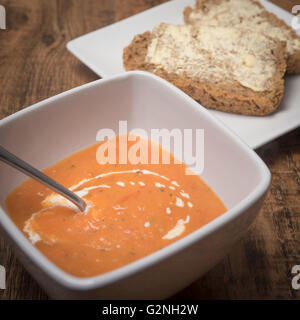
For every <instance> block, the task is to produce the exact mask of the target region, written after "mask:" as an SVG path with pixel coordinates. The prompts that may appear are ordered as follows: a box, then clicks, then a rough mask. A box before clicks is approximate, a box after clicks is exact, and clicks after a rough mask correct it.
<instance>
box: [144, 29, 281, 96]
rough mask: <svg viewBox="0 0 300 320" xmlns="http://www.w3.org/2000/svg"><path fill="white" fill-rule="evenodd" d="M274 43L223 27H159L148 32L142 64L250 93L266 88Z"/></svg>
mask: <svg viewBox="0 0 300 320" xmlns="http://www.w3.org/2000/svg"><path fill="white" fill-rule="evenodd" d="M275 48H276V42H275V41H273V40H272V39H269V38H267V37H266V36H264V35H263V34H259V33H256V32H251V31H245V30H239V29H237V28H227V27H226V28H223V27H211V26H201V27H193V26H190V25H182V26H179V25H169V24H164V23H162V24H160V25H159V26H157V27H155V28H154V30H153V32H152V40H151V43H150V45H149V46H148V50H147V55H146V62H147V63H151V64H154V66H155V68H156V69H160V68H162V69H164V70H165V71H167V72H169V73H176V74H179V75H184V76H187V77H191V78H198V79H199V80H209V81H213V82H215V83H216V82H217V83H222V82H227V83H228V79H230V80H236V81H238V82H239V83H240V84H241V85H243V86H244V87H247V88H250V89H252V90H254V91H265V90H268V89H269V88H270V80H271V79H272V77H273V75H274V73H275V70H276V58H275V57H274V55H273V54H272V50H273V49H275Z"/></svg>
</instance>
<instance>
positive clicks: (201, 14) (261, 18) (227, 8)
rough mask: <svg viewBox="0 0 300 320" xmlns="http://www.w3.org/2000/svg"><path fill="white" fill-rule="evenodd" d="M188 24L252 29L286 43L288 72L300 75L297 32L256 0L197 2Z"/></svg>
mask: <svg viewBox="0 0 300 320" xmlns="http://www.w3.org/2000/svg"><path fill="white" fill-rule="evenodd" d="M184 20H185V23H187V24H198V25H203V24H205V25H214V26H219V27H232V26H237V27H239V28H245V29H250V30H252V31H255V32H262V33H264V34H265V35H267V36H269V37H272V38H274V39H278V40H281V41H286V45H287V51H288V56H287V72H288V73H300V37H299V35H298V34H297V33H296V31H295V30H294V29H292V28H291V27H289V26H288V25H287V24H286V23H285V22H284V21H283V20H281V19H279V18H278V17H277V16H276V15H274V14H273V13H270V12H268V11H267V10H266V9H265V8H264V7H263V6H262V5H261V4H260V3H259V2H258V1H255V0H197V1H196V7H195V9H192V8H191V7H186V8H185V10H184Z"/></svg>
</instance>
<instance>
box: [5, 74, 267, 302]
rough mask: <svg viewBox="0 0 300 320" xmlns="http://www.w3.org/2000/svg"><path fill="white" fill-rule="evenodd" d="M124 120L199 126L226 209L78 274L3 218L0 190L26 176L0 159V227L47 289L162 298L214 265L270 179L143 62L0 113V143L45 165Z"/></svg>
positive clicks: (61, 294) (208, 169) (55, 294)
mask: <svg viewBox="0 0 300 320" xmlns="http://www.w3.org/2000/svg"><path fill="white" fill-rule="evenodd" d="M119 120H127V121H128V127H129V129H130V128H142V129H145V130H147V131H148V132H149V130H150V129H151V128H158V129H160V128H167V129H169V130H171V129H173V128H179V129H185V128H190V129H197V128H200V129H204V136H205V148H204V159H205V163H204V171H203V174H202V175H201V177H202V178H203V179H204V180H205V181H206V183H207V184H208V185H209V186H210V187H211V188H212V189H213V190H214V191H215V192H216V193H217V194H218V195H219V196H220V197H221V199H222V200H223V201H224V203H225V205H226V206H227V208H228V211H227V212H226V213H225V214H223V215H221V216H220V217H218V218H217V219H215V220H213V221H212V222H210V223H209V224H207V225H205V226H204V227H202V228H200V229H198V230H197V231H195V232H193V233H192V234H190V235H188V236H186V237H184V238H183V239H181V240H179V241H177V242H175V243H173V244H171V245H169V246H168V247H165V248H164V249H162V250H159V251H157V252H155V253H153V254H151V255H149V256H147V257H145V258H143V259H140V260H138V261H136V262H134V263H131V264H129V265H127V266H124V267H122V268H120V269H117V270H115V271H112V272H109V273H106V274H103V275H99V276H95V277H90V278H77V277H74V276H71V275H69V274H67V273H65V272H64V271H62V270H61V269H60V268H58V267H56V266H55V265H54V264H53V263H52V262H50V261H49V260H48V259H47V258H46V257H44V256H43V254H42V253H40V252H39V251H38V250H37V249H36V248H35V247H34V246H33V245H32V244H31V243H30V242H29V241H28V240H27V239H26V237H25V236H24V235H23V234H22V233H21V231H19V229H18V228H17V227H16V226H15V225H14V223H13V222H12V221H11V219H10V217H9V215H8V213H7V210H6V207H5V198H6V196H7V195H8V194H9V192H10V191H12V190H13V189H14V188H15V187H16V186H17V185H19V184H20V183H21V182H22V181H23V180H24V179H25V177H24V176H23V175H22V174H21V173H19V172H17V171H16V170H14V169H12V168H10V167H8V166H7V165H5V164H2V163H0V230H1V231H2V234H3V235H4V236H5V237H6V239H7V241H8V242H9V243H10V244H11V246H12V248H13V249H14V251H15V253H16V255H17V256H18V258H19V259H20V260H21V261H22V263H23V264H24V266H25V267H26V269H27V270H28V271H29V272H30V273H31V274H32V276H33V277H34V278H35V279H36V280H37V281H38V282H39V283H40V285H41V286H42V287H43V288H44V289H45V290H46V292H47V293H48V294H49V295H50V296H51V297H52V298H60V299H69V298H73V299H74V298H75V299H92V298H93V299H163V298H167V297H169V296H171V295H172V294H174V293H176V292H177V291H179V290H181V289H182V288H184V287H186V286H187V285H189V284H190V283H192V282H193V281H195V280H196V279H197V278H199V277H200V276H201V275H203V274H204V273H205V272H206V271H208V270H209V269H210V268H211V267H213V266H214V265H215V264H216V263H217V262H218V261H219V260H220V259H221V258H222V257H224V255H225V254H226V253H227V252H228V250H229V249H230V247H231V246H232V245H233V244H234V242H236V240H237V239H239V237H240V236H241V235H242V234H243V232H244V231H245V230H247V228H248V227H249V226H250V224H251V222H252V221H253V220H254V218H255V216H256V215H257V213H258V210H259V208H260V207H261V205H262V202H263V198H264V195H265V193H266V191H267V189H268V186H269V184H270V172H269V170H268V168H267V167H266V165H265V164H264V163H263V161H262V160H261V159H260V158H259V157H258V156H257V154H256V153H255V152H254V151H252V150H251V149H250V148H249V147H247V146H246V144H245V143H243V142H242V141H241V140H240V138H238V137H237V136H236V135H235V134H233V133H232V132H231V131H230V130H229V129H228V128H226V127H225V126H224V125H223V124H222V123H221V122H220V121H219V120H217V119H215V118H214V117H213V116H212V115H211V114H210V113H209V112H208V111H207V110H206V109H205V108H203V107H201V106H200V105H199V104H198V103H197V102H195V101H194V100H193V99H191V98H190V97H188V96H187V95H186V94H184V93H183V92H182V91H180V90H179V89H177V88H176V87H174V86H173V85H171V84H170V83H168V82H166V81H165V80H163V79H161V78H158V77H156V76H154V75H152V74H150V73H146V72H139V71H136V72H128V73H126V74H122V75H118V76H114V77H111V78H107V79H105V80H97V81H94V82H91V83H88V84H86V85H83V86H81V87H78V88H75V89H72V90H70V91H67V92H64V93H62V94H59V95H57V96H55V97H52V98H49V99H47V100H44V101H42V102H39V103H37V104H35V105H33V106H31V107H28V108H26V109H24V110H22V111H19V112H17V113H15V114H13V115H11V116H9V117H7V118H5V119H3V120H1V121H0V144H1V145H2V146H4V147H6V148H7V149H8V150H10V151H11V152H13V153H15V154H16V155H18V156H19V157H21V158H23V159H24V160H26V161H28V162H29V163H31V164H32V165H33V166H36V167H37V168H39V169H44V168H46V167H48V166H49V165H51V164H53V163H55V162H57V161H58V160H60V159H62V158H64V157H66V156H68V155H70V154H72V153H74V152H76V151H78V150H80V149H83V148H85V147H87V146H88V145H91V144H94V143H96V134H97V131H98V130H99V129H101V128H111V129H113V130H115V131H116V132H117V129H118V121H119Z"/></svg>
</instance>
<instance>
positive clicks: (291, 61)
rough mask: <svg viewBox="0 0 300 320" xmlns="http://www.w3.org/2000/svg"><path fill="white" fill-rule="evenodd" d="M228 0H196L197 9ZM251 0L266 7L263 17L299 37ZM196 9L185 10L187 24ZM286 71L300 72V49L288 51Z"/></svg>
mask: <svg viewBox="0 0 300 320" xmlns="http://www.w3.org/2000/svg"><path fill="white" fill-rule="evenodd" d="M224 1H226V0H196V5H195V10H200V11H202V12H204V13H205V12H207V10H208V8H209V7H211V6H214V5H219V4H221V3H222V2H224ZM244 1H245V0H244ZM247 1H251V2H252V3H253V4H254V5H256V6H258V7H260V8H261V9H264V12H263V13H262V14H261V16H262V17H265V18H266V19H267V20H268V21H269V22H270V23H271V24H272V25H274V26H276V27H280V28H284V29H286V30H288V31H289V32H290V34H291V36H292V38H293V39H299V35H298V34H297V32H296V31H295V30H294V29H292V28H291V27H290V26H288V25H287V24H286V23H285V22H284V21H283V20H281V19H280V18H278V17H277V16H276V15H275V14H273V13H271V12H269V11H267V10H266V9H265V7H264V6H263V5H262V4H261V3H260V2H258V1H256V0H247ZM193 11H194V9H193V8H192V7H186V8H185V9H184V12H183V16H184V21H185V23H186V24H192V23H193V22H192V21H191V20H190V14H191V13H192V12H193ZM286 72H287V73H289V74H299V73H300V50H297V51H295V52H294V53H288V55H287V67H286Z"/></svg>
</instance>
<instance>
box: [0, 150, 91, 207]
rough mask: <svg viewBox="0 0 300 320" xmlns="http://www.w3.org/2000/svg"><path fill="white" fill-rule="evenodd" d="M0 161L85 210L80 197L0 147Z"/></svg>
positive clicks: (84, 204)
mask: <svg viewBox="0 0 300 320" xmlns="http://www.w3.org/2000/svg"><path fill="white" fill-rule="evenodd" d="M0 160H1V161H3V162H5V163H6V164H8V165H10V166H11V167H14V168H16V169H18V170H19V171H22V172H23V173H25V174H26V175H28V176H30V177H31V178H33V179H35V180H37V181H39V182H40V183H42V184H44V185H46V186H47V187H49V188H50V189H52V190H54V191H55V192H57V193H59V194H60V195H62V196H63V197H65V198H67V199H68V200H70V201H71V202H72V203H74V204H75V205H76V206H77V207H78V208H79V209H80V211H84V210H85V208H86V203H85V202H84V201H83V200H82V199H81V198H80V197H78V196H77V195H76V194H75V193H74V192H72V191H70V190H69V189H67V188H65V187H64V186H62V185H61V184H59V183H58V182H56V181H55V180H53V179H51V178H50V177H48V176H46V175H45V174H44V173H43V172H41V171H39V170H37V169H35V168H33V167H32V166H31V165H30V164H28V163H26V162H25V161H23V160H22V159H20V158H18V157H17V156H15V155H14V154H12V153H10V152H9V151H7V150H6V149H4V148H3V147H1V146H0Z"/></svg>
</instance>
